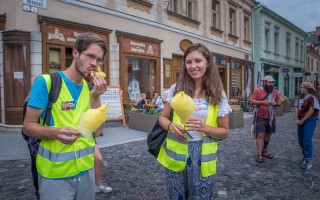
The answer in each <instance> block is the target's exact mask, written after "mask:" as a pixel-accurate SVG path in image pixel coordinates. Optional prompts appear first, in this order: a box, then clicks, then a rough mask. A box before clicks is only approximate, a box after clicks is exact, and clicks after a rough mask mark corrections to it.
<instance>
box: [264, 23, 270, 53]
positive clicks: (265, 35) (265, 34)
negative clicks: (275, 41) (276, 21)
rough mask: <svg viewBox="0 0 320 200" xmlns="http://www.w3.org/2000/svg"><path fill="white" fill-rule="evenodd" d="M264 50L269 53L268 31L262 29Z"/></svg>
mask: <svg viewBox="0 0 320 200" xmlns="http://www.w3.org/2000/svg"><path fill="white" fill-rule="evenodd" d="M264 40H265V50H266V51H269V40H270V39H269V29H267V28H266V29H264Z"/></svg>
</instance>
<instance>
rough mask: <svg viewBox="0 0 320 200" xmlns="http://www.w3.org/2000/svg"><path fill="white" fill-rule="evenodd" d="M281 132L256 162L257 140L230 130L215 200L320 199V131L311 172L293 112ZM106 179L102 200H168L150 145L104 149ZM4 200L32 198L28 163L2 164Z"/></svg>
mask: <svg viewBox="0 0 320 200" xmlns="http://www.w3.org/2000/svg"><path fill="white" fill-rule="evenodd" d="M277 119H278V120H277V133H276V134H274V135H273V136H272V138H271V142H270V150H271V151H272V152H273V153H274V155H275V157H274V159H273V160H270V159H264V162H263V163H262V164H258V163H256V161H255V159H256V156H257V152H256V145H255V141H254V140H253V139H252V138H250V135H249V124H250V123H251V121H252V118H248V119H245V125H244V127H242V128H238V129H232V130H230V134H229V137H228V139H226V140H224V141H222V142H221V143H220V148H219V150H220V151H219V154H218V159H219V160H218V174H217V176H216V185H215V189H214V195H213V198H212V199H290V200H292V199H314V200H315V199H319V197H320V170H319V169H320V167H319V166H320V163H319V160H320V159H319V153H320V134H319V133H320V131H319V130H320V129H319V124H318V126H317V128H316V131H315V135H314V139H313V167H312V168H311V169H310V170H308V171H306V170H303V169H301V168H300V166H299V165H298V164H297V161H298V160H299V159H301V157H302V155H301V151H300V148H299V146H298V141H297V130H296V129H297V128H296V125H295V118H294V112H290V113H284V114H283V115H282V116H280V117H278V118H277ZM101 153H102V155H103V158H104V161H105V162H104V171H103V172H104V174H103V180H104V181H105V182H106V183H107V184H109V185H110V186H111V187H112V188H113V192H112V193H110V194H101V193H99V194H97V199H117V200H118V199H130V200H131V199H168V195H167V190H166V184H165V175H164V169H163V167H161V166H160V165H159V164H158V163H157V162H156V160H155V159H154V158H153V157H152V156H151V155H150V154H148V152H147V147H146V141H145V140H142V141H138V142H131V143H127V144H121V145H117V146H113V147H107V148H102V149H101ZM0 185H1V189H0V199H33V186H32V180H31V173H30V161H29V160H15V161H0Z"/></svg>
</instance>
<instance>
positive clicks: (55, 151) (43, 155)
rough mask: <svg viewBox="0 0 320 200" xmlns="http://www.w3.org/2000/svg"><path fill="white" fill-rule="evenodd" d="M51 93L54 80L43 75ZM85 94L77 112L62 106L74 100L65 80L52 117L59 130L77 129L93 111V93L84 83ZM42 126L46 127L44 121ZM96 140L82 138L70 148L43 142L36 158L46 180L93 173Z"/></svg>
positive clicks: (84, 82) (55, 141)
mask: <svg viewBox="0 0 320 200" xmlns="http://www.w3.org/2000/svg"><path fill="white" fill-rule="evenodd" d="M43 77H44V79H45V81H46V83H47V90H48V92H49V90H50V86H51V79H50V76H49V75H43ZM82 86H83V87H82V91H81V93H80V95H79V99H78V100H77V103H76V107H75V109H64V110H62V105H67V104H66V103H67V102H69V101H72V100H73V98H72V96H71V94H70V92H69V90H68V88H67V85H66V84H65V82H64V80H63V79H62V86H61V91H60V95H59V97H58V99H57V101H56V102H55V103H54V104H53V105H52V116H51V117H52V118H53V120H54V126H53V127H55V128H60V127H65V126H69V127H72V128H75V127H76V125H77V124H78V123H79V121H80V117H81V114H82V113H83V112H85V111H86V110H88V109H89V108H90V94H89V88H88V84H87V83H86V81H85V80H83V81H82ZM39 123H40V124H43V121H42V119H40V122H39ZM94 146H95V142H94V139H93V138H90V139H88V138H78V139H77V140H76V141H75V142H74V143H73V144H70V145H66V144H64V143H61V142H60V141H58V140H41V142H40V145H39V149H38V154H37V158H36V162H37V170H38V172H39V174H40V175H41V176H43V177H45V178H67V177H72V176H76V175H78V174H79V173H80V172H83V171H86V170H89V169H91V168H92V167H93V165H94V154H93V153H94Z"/></svg>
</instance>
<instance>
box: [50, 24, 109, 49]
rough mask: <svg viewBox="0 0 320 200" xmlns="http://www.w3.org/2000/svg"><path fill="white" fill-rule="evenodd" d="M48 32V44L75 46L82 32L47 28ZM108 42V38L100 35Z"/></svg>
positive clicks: (52, 27)
mask: <svg viewBox="0 0 320 200" xmlns="http://www.w3.org/2000/svg"><path fill="white" fill-rule="evenodd" d="M47 32H48V38H47V40H48V42H49V43H55V44H56V43H58V44H65V45H73V44H74V43H75V42H76V39H77V37H78V36H79V35H80V34H81V32H80V31H76V30H70V29H66V28H60V27H54V26H50V25H48V26H47ZM99 36H100V37H101V38H102V39H103V40H105V42H106V37H105V36H103V35H99Z"/></svg>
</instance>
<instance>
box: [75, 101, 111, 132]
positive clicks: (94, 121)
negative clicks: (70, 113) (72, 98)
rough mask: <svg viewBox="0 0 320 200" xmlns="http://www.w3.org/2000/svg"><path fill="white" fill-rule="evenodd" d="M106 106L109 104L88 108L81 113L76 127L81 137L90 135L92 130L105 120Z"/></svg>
mask: <svg viewBox="0 0 320 200" xmlns="http://www.w3.org/2000/svg"><path fill="white" fill-rule="evenodd" d="M108 108H109V105H108V104H106V105H104V106H101V107H100V108H96V109H89V110H87V111H86V112H84V113H83V114H82V116H81V119H80V122H79V124H78V125H77V127H76V129H77V130H78V131H79V132H80V133H81V134H82V136H83V137H85V138H91V137H92V132H94V131H95V130H96V129H97V128H98V127H99V126H100V125H101V124H102V123H103V122H104V121H105V120H106V117H107V111H108Z"/></svg>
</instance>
